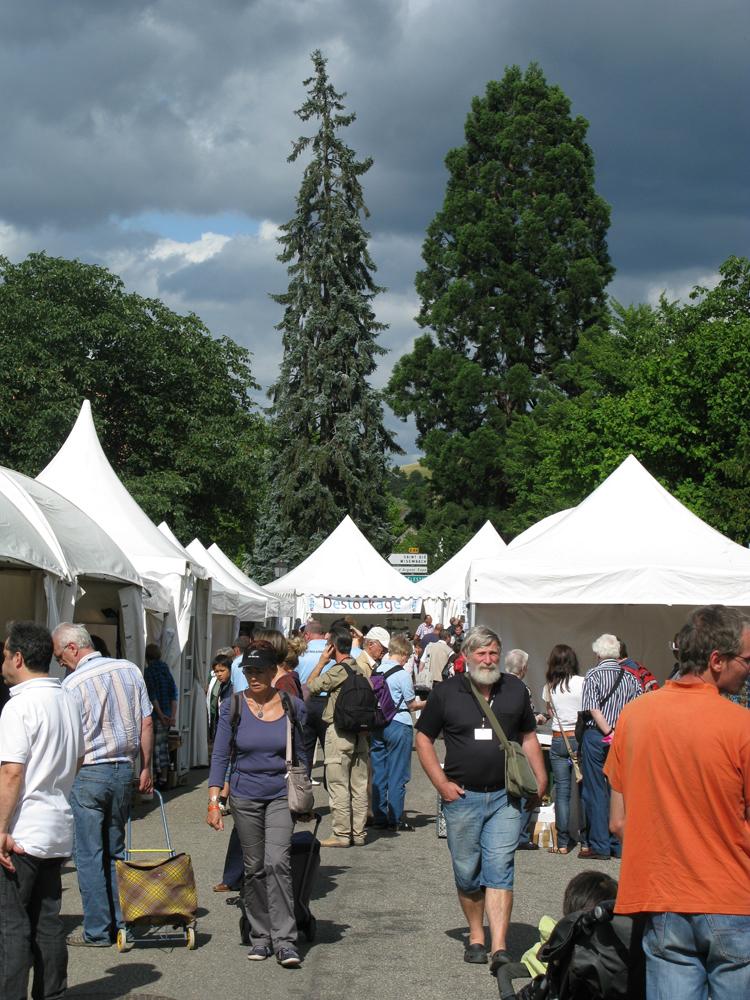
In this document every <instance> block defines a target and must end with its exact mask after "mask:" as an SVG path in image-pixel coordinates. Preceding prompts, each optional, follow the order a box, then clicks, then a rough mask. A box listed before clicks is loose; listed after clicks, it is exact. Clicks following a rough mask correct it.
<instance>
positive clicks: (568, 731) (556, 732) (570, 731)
mask: <svg viewBox="0 0 750 1000" xmlns="http://www.w3.org/2000/svg"><path fill="white" fill-rule="evenodd" d="M563 733H564V734H565V735H566V736H575V734H576V731H575V729H564V730H560V729H553V730H552V735H553V736H562V735H563Z"/></svg>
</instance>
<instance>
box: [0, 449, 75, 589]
mask: <svg viewBox="0 0 750 1000" xmlns="http://www.w3.org/2000/svg"><path fill="white" fill-rule="evenodd" d="M0 523H2V528H3V530H2V531H0V561H2V562H4V563H12V564H15V565H19V566H31V567H33V568H34V569H41V570H44V571H45V572H47V573H52V574H54V575H55V576H58V577H60V578H62V579H70V568H69V566H68V564H67V561H66V559H65V553H64V552H63V551H62V548H61V546H60V543H59V541H58V540H57V538H56V537H55V533H54V531H53V530H52V526H51V525H50V523H49V521H48V520H47V518H46V517H45V516H44V515H43V513H42V511H41V510H40V509H39V507H38V506H37V505H36V504H35V503H34V501H33V499H32V497H30V496H29V494H28V493H27V491H26V490H25V489H24V488H23V486H22V485H21V484H20V483H18V482H17V481H16V479H15V478H14V476H13V474H12V472H11V471H10V469H1V468H0Z"/></svg>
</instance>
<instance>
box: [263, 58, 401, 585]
mask: <svg viewBox="0 0 750 1000" xmlns="http://www.w3.org/2000/svg"><path fill="white" fill-rule="evenodd" d="M312 60H313V65H314V69H315V73H314V75H313V76H311V77H310V78H309V79H307V80H305V81H304V86H305V87H306V88H307V99H306V100H305V102H304V103H303V105H302V107H301V108H300V109H299V110H298V111H297V112H296V114H297V116H298V117H299V118H300V120H301V121H303V122H314V123H316V124H317V131H316V132H315V134H314V135H306V136H301V137H300V138H299V139H298V140H297V141H296V142H295V143H294V144H293V148H292V152H291V155H290V156H289V160H290V161H295V160H297V159H298V158H299V157H300V156H302V155H303V154H304V153H308V152H309V154H310V156H309V159H308V161H307V163H306V165H305V168H304V172H303V176H302V182H301V185H300V189H299V193H298V195H297V202H296V211H295V214H294V216H293V217H292V219H291V220H290V221H289V222H287V223H286V224H285V225H283V226H282V227H281V236H280V243H281V247H282V252H281V253H280V255H279V260H280V261H282V262H283V263H285V264H286V265H287V272H288V275H289V284H288V287H287V290H286V291H285V292H283V293H281V294H278V295H274V296H273V298H274V299H275V300H276V301H277V302H278V303H280V304H281V305H282V306H283V307H284V314H283V318H282V320H281V322H280V323H279V325H278V327H277V329H278V330H280V331H281V336H282V344H283V348H284V355H283V360H282V363H281V368H280V371H279V378H278V380H277V382H276V383H275V385H274V386H273V389H272V391H271V396H272V400H273V405H272V408H271V417H272V426H271V439H272V450H271V458H270V462H269V492H268V497H267V501H266V507H265V509H264V512H263V517H262V519H261V526H260V530H259V533H258V537H257V539H256V546H255V551H254V554H253V560H252V566H253V568H254V569H255V570H256V572H258V573H259V575H265V576H266V577H267V576H270V575H271V570H272V567H273V566H274V565H276V564H279V563H283V564H286V565H291V564H294V563H296V562H298V561H299V560H300V559H302V558H304V557H305V556H306V555H307V554H308V553H309V552H311V551H312V550H313V549H314V548H315V547H316V546H317V545H318V544H319V542H320V541H322V540H323V539H324V538H325V537H326V536H327V535H328V534H330V532H331V531H333V529H334V528H335V527H336V525H337V524H338V523H339V522H340V521H341V520H342V518H343V517H344V516H345V515H346V514H347V513H348V514H350V515H351V516H352V517H353V518H354V520H355V521H356V522H357V524H358V525H359V527H360V528H361V529H362V531H364V533H365V534H366V535H367V536H368V538H369V539H370V541H371V542H372V543H373V544H374V545H375V546H376V547H377V548H379V549H380V550H381V551H385V550H386V549H387V547H388V546H389V544H390V530H389V512H388V505H387V501H386V497H385V496H384V493H383V489H382V485H383V483H384V481H385V475H386V471H387V456H388V454H389V452H394V451H396V450H397V446H396V445H395V443H394V441H393V439H392V438H391V435H390V434H389V433H388V431H387V430H386V428H385V427H384V424H383V407H382V402H381V398H380V395H379V393H378V392H376V391H375V390H374V389H373V387H372V386H371V385H370V383H369V382H368V378H369V377H370V376H371V375H372V374H373V372H374V370H375V367H376V359H377V357H378V356H379V355H381V354H383V353H385V352H384V349H383V348H382V347H381V346H380V345H379V344H378V342H377V335H378V333H379V332H380V331H382V330H383V329H384V326H383V324H382V323H379V322H377V320H376V319H375V313H374V311H373V306H372V302H373V299H374V298H375V296H376V295H377V294H378V292H380V291H382V289H381V288H380V286H378V285H377V284H376V283H375V281H374V278H373V274H374V272H375V270H376V268H375V264H374V262H373V260H372V257H371V256H370V252H369V249H368V238H369V234H368V233H367V232H366V230H365V228H364V225H363V219H364V218H366V217H367V215H368V211H367V208H366V205H365V202H364V194H363V190H362V185H361V182H360V178H361V177H362V176H363V175H364V174H365V173H366V172H367V171H368V170H369V169H370V166H371V164H372V160H371V159H364V160H358V159H357V158H356V155H355V153H354V151H353V150H352V149H351V148H350V147H349V146H347V145H346V143H345V142H344V140H343V139H342V137H341V134H340V133H341V131H342V130H343V129H345V128H347V127H348V126H349V125H351V123H352V122H353V121H354V119H355V115H354V114H351V113H348V114H347V113H345V107H344V103H343V98H344V96H345V95H344V94H341V93H338V92H337V91H336V90H335V89H334V87H333V85H332V84H331V82H330V81H329V79H328V74H327V71H326V60H325V59H324V58H323V56H322V55H321V53H320V52H319V51H316V52H314V53H313V55H312Z"/></svg>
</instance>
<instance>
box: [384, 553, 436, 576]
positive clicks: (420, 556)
mask: <svg viewBox="0 0 750 1000" xmlns="http://www.w3.org/2000/svg"><path fill="white" fill-rule="evenodd" d="M388 562H389V563H390V564H391V566H395V567H396V569H398V568H399V567H401V566H414V567H417V566H418V567H419V570H418V572H419V571H421V570H422V569H423V570H424V572H425V573H426V572H427V553H426V552H391V554H390V555H389V556H388Z"/></svg>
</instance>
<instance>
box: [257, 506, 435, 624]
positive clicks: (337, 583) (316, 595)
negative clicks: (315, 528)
mask: <svg viewBox="0 0 750 1000" xmlns="http://www.w3.org/2000/svg"><path fill="white" fill-rule="evenodd" d="M266 590H269V591H270V592H271V593H272V594H277V595H278V596H280V597H282V598H285V599H287V600H290V601H293V603H294V617H295V618H299V619H300V620H301V621H302V622H305V621H307V620H308V619H309V618H315V619H317V620H318V621H321V622H324V623H328V622H330V621H332V620H333V619H334V618H341V617H343V616H345V615H351V616H353V617H354V619H355V620H356V622H357V624H358V625H361V624H366V623H369V622H370V621H371V620H372V619H373V618H376V619H378V621H377V624H379V625H380V624H382V625H385V627H386V628H388V627H389V626H390V627H394V628H396V627H400V628H405V627H406V625H407V623H410V622H411V620H412V619H413V618H415V617H417V616H418V615H419V613H420V610H421V608H422V595H421V593H420V591H419V590H418V588H417V587H416V585H415V584H413V583H412V582H411V581H410V580H407V579H406V577H405V576H402V574H401V573H399V572H398V570H395V569H394V568H393V566H391V565H390V563H388V562H386V560H385V559H383V557H382V556H381V555H379V554H378V552H377V551H376V550H375V549H374V548H373V546H372V545H371V544H370V543H369V542H368V541H367V539H366V538H365V536H364V535H363V534H362V532H361V531H360V530H359V528H358V527H357V526H356V524H355V523H354V521H352V519H351V518H350V517H349V515H348V514H347V515H346V517H345V518H344V520H343V521H342V522H341V524H339V526H338V527H337V528H336V529H335V530H334V531H332V532H331V534H330V535H329V536H328V538H326V540H325V541H324V542H321V544H320V545H319V546H318V548H317V549H316V550H315V551H314V552H313V553H312V554H311V555H309V556H308V557H307V559H304V560H303V561H302V562H301V563H300V564H299V565H298V566H296V567H295V568H294V569H293V570H291V571H290V572H289V573H286V574H285V575H284V576H281V577H279V578H278V579H277V580H273V581H272V582H271V583H268V584H266Z"/></svg>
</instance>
